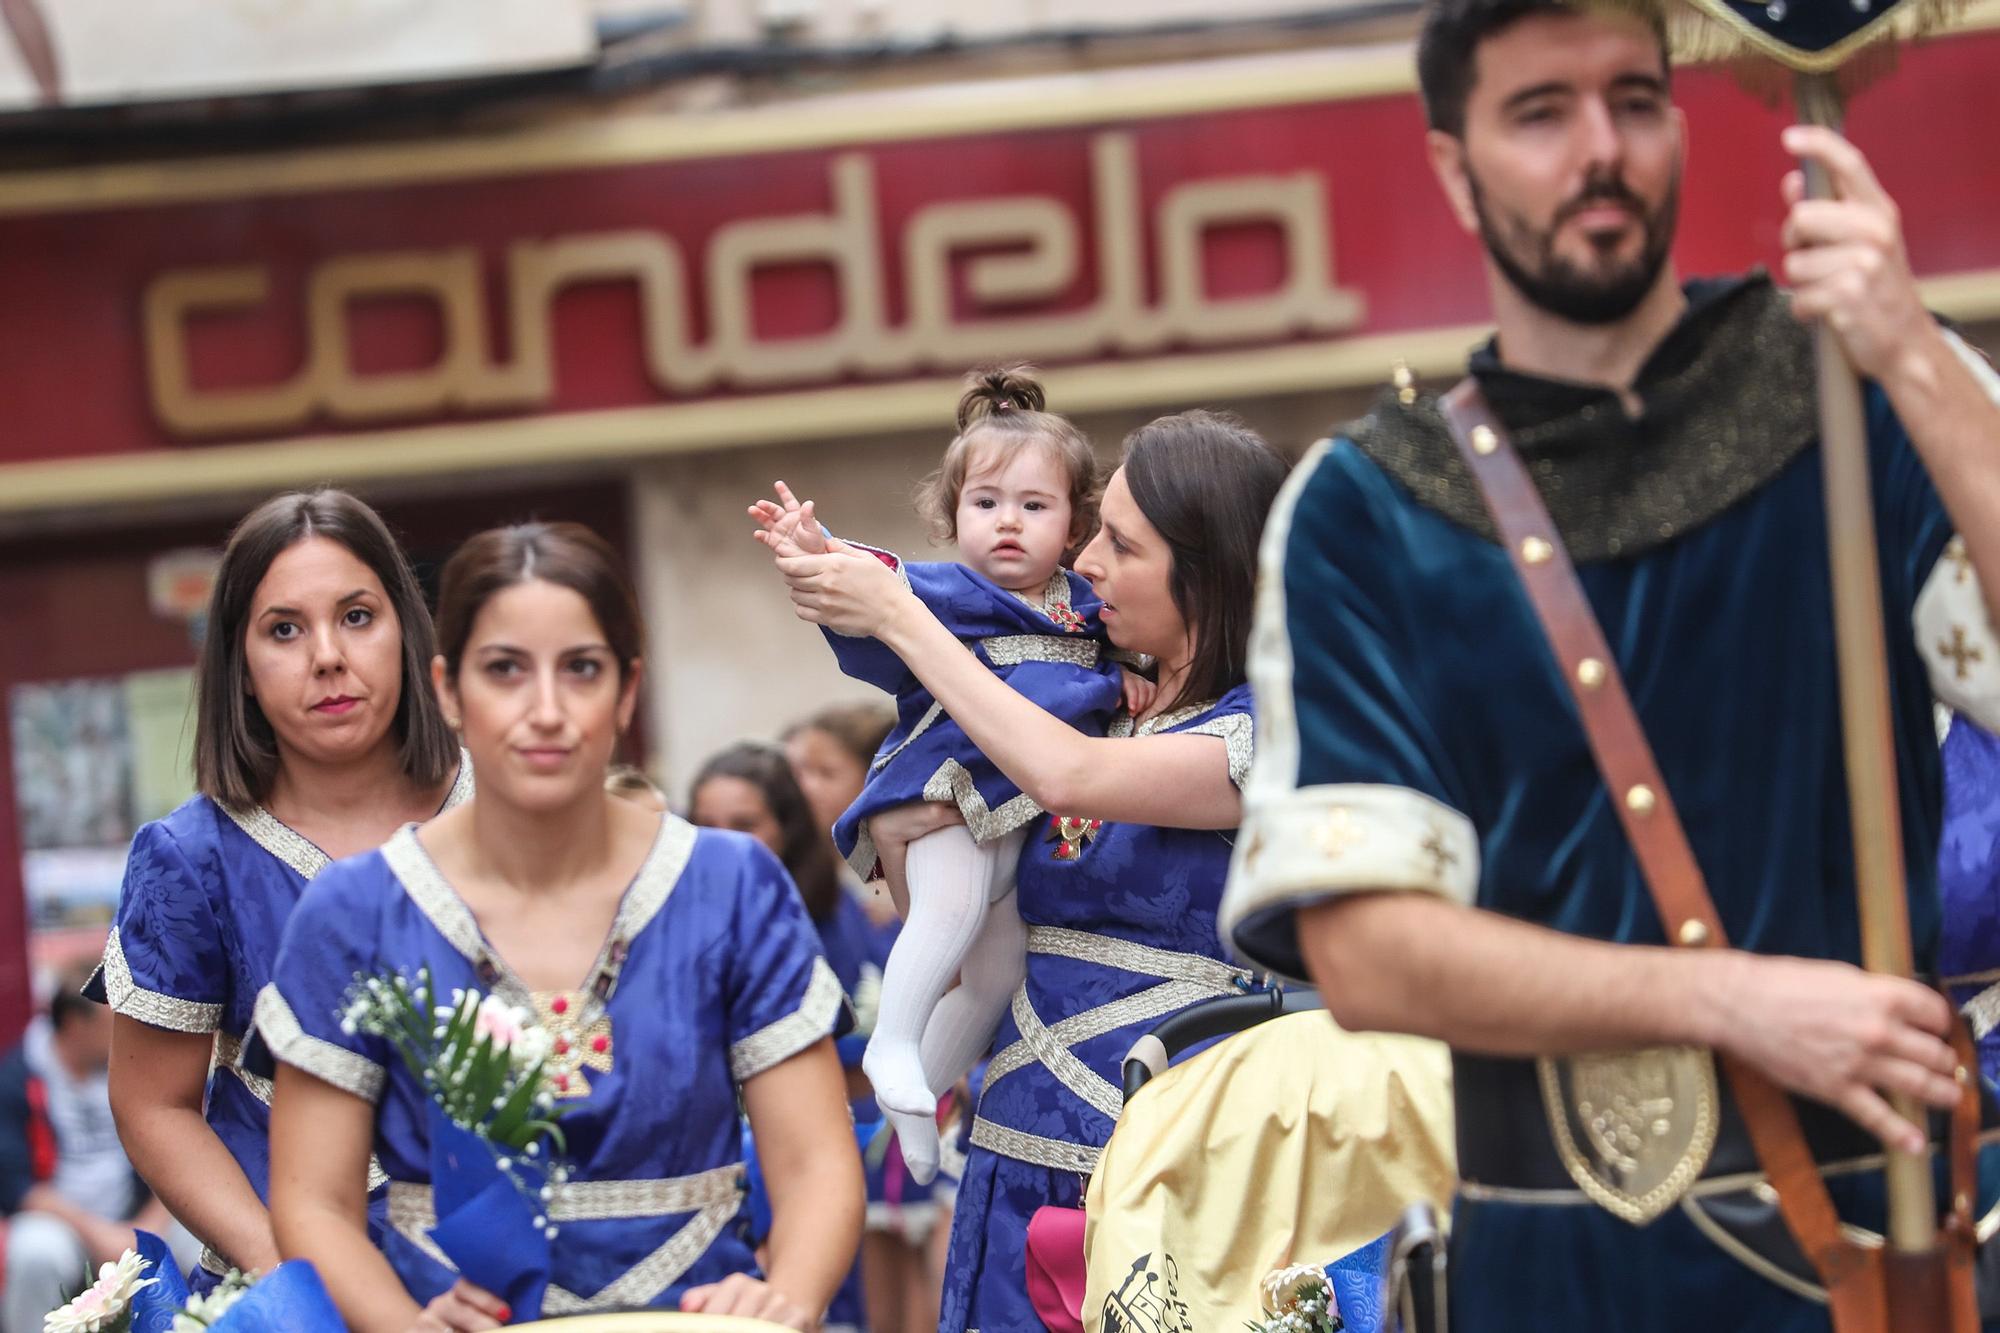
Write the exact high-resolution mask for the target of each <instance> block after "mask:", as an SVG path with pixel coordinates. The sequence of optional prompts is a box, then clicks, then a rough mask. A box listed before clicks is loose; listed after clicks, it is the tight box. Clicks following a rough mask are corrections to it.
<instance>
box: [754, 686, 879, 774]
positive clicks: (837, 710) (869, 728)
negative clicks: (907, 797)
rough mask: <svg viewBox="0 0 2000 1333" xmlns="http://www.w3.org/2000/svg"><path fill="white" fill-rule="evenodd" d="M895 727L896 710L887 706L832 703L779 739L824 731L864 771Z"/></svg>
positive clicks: (794, 726) (791, 728)
mask: <svg viewBox="0 0 2000 1333" xmlns="http://www.w3.org/2000/svg"><path fill="white" fill-rule="evenodd" d="M895 726H896V710H895V709H893V708H891V707H889V705H887V704H876V703H858V704H834V705H832V706H831V707H828V708H822V709H820V710H819V711H818V712H817V713H814V714H813V715H812V716H811V717H808V718H807V719H806V720H805V721H803V722H794V723H793V724H792V725H791V726H789V727H786V728H785V732H784V735H783V736H782V737H781V739H783V740H787V741H789V740H790V739H791V738H792V737H794V736H796V735H798V734H799V733H800V732H802V731H823V732H825V733H826V734H827V735H829V736H831V737H833V739H834V740H835V741H836V742H838V743H839V745H840V747H841V748H842V749H843V750H846V751H847V752H848V753H849V754H851V755H853V756H854V761H855V762H856V763H858V764H860V765H861V769H862V771H863V772H866V771H867V770H868V766H869V765H870V764H872V763H874V762H875V755H876V752H877V751H879V750H880V749H881V748H882V742H883V741H885V740H887V739H889V733H890V732H891V731H893V730H894V729H895Z"/></svg>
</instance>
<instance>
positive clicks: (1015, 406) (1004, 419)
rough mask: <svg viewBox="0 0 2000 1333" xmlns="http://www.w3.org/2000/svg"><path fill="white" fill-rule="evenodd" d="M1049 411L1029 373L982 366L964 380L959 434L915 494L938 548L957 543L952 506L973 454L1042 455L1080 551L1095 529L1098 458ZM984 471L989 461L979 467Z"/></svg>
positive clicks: (954, 507) (1077, 432) (1045, 398)
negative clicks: (1058, 481) (1062, 490)
mask: <svg viewBox="0 0 2000 1333" xmlns="http://www.w3.org/2000/svg"><path fill="white" fill-rule="evenodd" d="M1048 409H1049V402H1048V395H1047V393H1045V392H1044V391H1043V389H1042V385H1041V381H1040V380H1038V379H1036V378H1035V375H1034V370H1033V368H1032V367H1030V366H1021V365H1015V366H987V367H984V368H982V369H979V370H975V371H973V372H972V373H971V374H969V375H967V376H966V377H965V392H964V393H963V394H961V395H960V396H959V400H958V434H957V436H956V437H954V438H953V440H952V442H951V443H950V444H948V445H946V446H945V451H944V460H943V461H942V462H940V463H939V464H938V468H937V471H935V472H933V473H931V475H930V476H928V477H926V478H924V480H923V484H922V485H920V486H918V487H917V511H918V512H919V513H921V514H922V515H923V516H924V520H925V521H926V522H927V523H929V524H930V529H931V536H932V537H933V538H935V539H936V540H938V541H940V542H949V541H957V540H958V498H959V496H960V495H962V494H964V492H965V478H966V474H967V473H969V472H970V471H971V470H972V465H973V462H974V459H975V456H976V455H977V454H978V451H980V450H981V449H985V448H988V447H993V448H998V449H1002V450H1010V451H1011V450H1014V449H1020V448H1037V449H1043V450H1046V451H1047V452H1048V454H1049V456H1050V457H1052V458H1054V459H1055V460H1056V465H1057V466H1058V467H1060V468H1061V469H1062V472H1063V476H1064V478H1065V480H1066V481H1067V482H1068V484H1069V512H1070V532H1071V535H1072V537H1073V538H1074V539H1075V542H1076V544H1078V545H1081V544H1082V542H1083V540H1084V539H1085V538H1086V537H1088V536H1089V535H1090V534H1091V533H1092V532H1093V531H1094V530H1095V529H1096V527H1097V455H1096V454H1095V453H1094V452H1092V450H1091V447H1090V441H1089V440H1088V439H1087V438H1086V437H1085V436H1084V433H1083V432H1082V431H1080V430H1078V429H1077V428H1076V427H1075V426H1074V425H1072V424H1071V423H1070V421H1069V419H1068V418H1067V417H1061V416H1057V415H1056V414H1055V413H1054V412H1051V411H1049V410H1048ZM985 461H986V462H987V463H988V465H989V466H990V465H991V463H992V458H991V456H990V455H989V456H987V458H986V460H985Z"/></svg>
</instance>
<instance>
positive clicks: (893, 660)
mask: <svg viewBox="0 0 2000 1333" xmlns="http://www.w3.org/2000/svg"><path fill="white" fill-rule="evenodd" d="M863 549H868V550H872V549H873V548H863ZM874 554H875V555H876V556H877V557H879V558H880V559H881V560H882V561H883V562H884V563H886V564H888V565H890V566H891V567H892V568H894V569H896V570H897V571H898V572H899V573H901V574H902V576H903V582H904V583H905V584H906V585H907V586H908V587H909V588H910V590H911V591H912V592H914V593H916V595H917V597H918V598H919V599H920V600H921V601H922V602H923V604H924V605H925V606H926V607H928V608H930V611H931V614H933V615H935V616H936V617H937V618H938V620H939V622H940V623H942V624H943V625H944V627H945V628H946V629H948V630H950V631H951V632H952V633H953V634H955V635H957V636H958V638H959V641H960V642H962V643H963V644H965V646H966V647H967V648H970V649H971V650H972V652H973V655H974V656H976V657H977V658H978V659H979V660H980V661H981V662H982V663H984V664H985V665H986V666H988V667H990V668H991V669H992V670H993V671H994V673H995V674H997V675H998V676H999V677H1000V678H1001V679H1002V680H1004V681H1006V682H1007V683H1008V684H1009V685H1011V686H1012V687H1013V688H1014V689H1015V690H1016V691H1017V692H1019V693H1021V694H1024V695H1026V696H1027V697H1028V698H1030V699H1032V700H1034V701H1035V702H1036V703H1037V704H1039V705H1041V707H1042V708H1044V709H1046V710H1047V711H1048V712H1050V713H1053V714H1054V715H1055V716H1057V717H1059V718H1061V719H1062V720H1063V721H1065V722H1067V723H1069V724H1070V725H1071V726H1073V727H1075V728H1076V729H1077V730H1079V731H1083V732H1087V733H1088V734H1090V735H1092V736H1102V735H1103V734H1104V728H1105V727H1106V726H1108V725H1109V724H1110V722H1111V719H1112V717H1113V716H1114V715H1116V713H1117V712H1118V707H1119V701H1120V698H1121V696H1122V693H1123V690H1122V685H1121V682H1120V680H1119V675H1118V668H1117V666H1115V665H1114V664H1113V663H1112V661H1111V660H1110V649H1109V645H1108V644H1107V643H1106V642H1105V638H1104V627H1103V626H1102V625H1101V624H1100V623H1099V622H1098V619H1097V610H1098V607H1099V606H1100V605H1101V603H1100V602H1099V601H1098V599H1097V595H1096V594H1095V593H1093V592H1091V590H1090V584H1089V582H1088V581H1087V580H1085V579H1084V578H1083V577H1082V576H1080V575H1077V574H1072V573H1070V572H1069V571H1067V570H1062V569H1058V570H1057V571H1056V572H1055V574H1054V575H1053V576H1051V577H1050V579H1049V582H1048V585H1047V586H1046V587H1045V588H1043V589H1042V594H1041V597H1040V598H1039V599H1038V600H1034V601H1031V600H1030V599H1028V598H1026V597H1023V596H1021V595H1019V594H1017V593H1011V592H1009V591H1007V590H1006V589H1005V588H1003V587H1001V586H1000V585H999V584H997V583H995V582H993V580H991V579H989V578H986V577H985V576H984V575H981V574H978V573H975V572H974V571H972V570H970V569H967V568H966V567H965V566H964V565H955V564H949V563H939V562H926V563H921V564H912V563H909V562H906V561H904V560H902V559H900V558H899V557H897V556H894V555H891V554H890V553H888V552H886V551H875V552H874ZM826 639H827V642H828V643H829V644H831V645H832V647H833V655H834V658H835V659H836V660H837V661H838V662H839V663H840V669H841V670H842V671H843V672H845V673H846V674H847V675H849V676H852V677H854V679H856V680H860V681H866V682H867V683H868V684H870V685H873V686H876V687H877V688H879V689H882V690H885V691H887V692H888V693H890V694H893V695H894V696H896V727H895V730H893V731H891V732H890V733H889V735H888V737H887V738H886V739H885V740H884V741H883V742H882V749H881V751H880V752H879V753H877V754H876V756H875V762H874V763H872V764H870V765H869V767H868V782H867V785H866V786H864V787H863V788H862V789H861V795H859V796H857V797H856V798H855V799H854V804H853V805H851V806H849V807H848V809H847V812H846V813H845V814H843V815H841V817H840V821H839V822H838V823H836V824H835V825H834V826H833V841H834V843H835V845H836V846H838V847H839V848H840V853H841V855H842V856H845V857H846V858H847V863H848V864H849V865H851V866H853V867H854V872H855V873H856V874H857V875H859V876H861V878H862V879H864V880H865V879H868V878H870V877H872V876H873V875H874V873H875V861H876V857H875V843H874V840H873V839H871V838H870V837H869V836H868V820H869V819H871V818H873V817H874V816H875V815H879V814H881V813H882V812H883V811H884V810H893V809H895V808H897V807H898V806H904V805H911V804H914V803H916V802H919V801H945V802H949V803H951V804H953V805H956V806H957V807H958V809H959V813H960V814H962V815H964V816H965V826H966V827H967V828H969V829H971V830H972V836H973V837H974V838H976V839H978V840H979V841H980V842H989V841H991V840H992V839H994V838H998V837H1001V836H1003V835H1005V834H1008V833H1012V832H1013V831H1014V830H1016V829H1020V828H1026V827H1027V826H1028V825H1029V824H1031V823H1033V822H1034V821H1035V820H1036V819H1037V818H1039V817H1040V815H1041V813H1042V811H1041V807H1040V806H1037V805H1036V804H1035V803H1034V801H1033V800H1031V799H1030V798H1029V797H1028V796H1026V795H1025V794H1023V792H1022V791H1021V789H1020V788H1019V787H1018V786H1016V785H1015V784H1014V783H1013V782H1012V781H1010V780H1009V779H1008V777H1007V775H1006V774H1004V773H1002V772H1001V771H1000V770H999V769H997V768H995V767H994V766H993V765H992V764H991V763H989V762H987V760H986V757H985V756H984V755H982V754H980V753H979V751H978V749H977V748H975V747H974V746H973V744H972V742H971V740H970V739H968V738H967V737H966V734H965V732H964V730H963V729H962V728H961V727H960V726H959V725H958V723H956V722H954V721H952V720H951V718H950V717H949V716H948V715H947V714H946V713H945V711H944V709H943V708H941V707H939V706H938V703H937V701H936V700H935V699H933V698H932V697H931V694H930V691H928V690H926V689H925V688H924V687H923V685H922V684H920V683H919V682H918V680H917V678H916V677H915V676H913V675H911V674H910V669H909V668H908V667H907V666H905V665H903V659H902V658H900V657H898V656H896V654H895V653H893V652H891V651H890V650H889V649H888V648H887V647H885V646H884V645H883V644H882V643H881V642H880V641H879V640H876V639H866V638H852V637H849V636H847V635H843V634H836V633H834V632H832V631H831V630H829V631H827V632H826Z"/></svg>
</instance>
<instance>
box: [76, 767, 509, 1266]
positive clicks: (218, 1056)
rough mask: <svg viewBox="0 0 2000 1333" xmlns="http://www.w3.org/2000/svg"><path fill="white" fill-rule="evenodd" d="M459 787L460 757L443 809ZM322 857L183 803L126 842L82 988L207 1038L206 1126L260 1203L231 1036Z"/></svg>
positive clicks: (256, 1128) (200, 805)
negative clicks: (116, 887)
mask: <svg viewBox="0 0 2000 1333" xmlns="http://www.w3.org/2000/svg"><path fill="white" fill-rule="evenodd" d="M471 792H472V765H471V764H469V763H466V762H464V760H463V757H461V760H460V763H459V769H458V780H457V781H456V782H454V783H453V784H452V788H451V792H450V794H449V795H448V796H447V797H446V798H445V803H444V807H443V808H444V809H447V810H448V809H450V808H451V807H452V806H454V805H457V804H458V803H459V802H461V801H463V800H464V799H465V798H466V797H467V796H469V795H470V794H471ZM329 864H330V862H329V861H328V859H327V856H326V853H324V852H322V851H321V850H320V849H319V848H318V847H315V846H314V845H313V844H312V843H311V842H309V841H307V840H306V839H305V838H304V837H302V836H300V835H299V834H298V833H297V832H296V831H294V830H293V829H291V828H290V827H288V826H287V825H285V824H284V823H282V822H281V821H279V820H278V818H277V817H276V816H274V815H272V814H271V812H270V811H268V810H265V809H263V808H262V807H259V808H257V809H255V810H249V811H241V810H231V809H229V808H227V807H224V806H221V805H218V804H217V803H216V802H214V801H212V800H210V799H209V798H208V797H206V796H194V797H191V798H189V799H188V800H187V801H185V802H184V803H182V805H181V806H180V807H179V808H178V809H176V810H175V811H174V812H173V813H172V814H169V815H168V816H166V817H165V818H164V819H156V820H154V821H153V822H151V823H149V824H147V825H145V826H144V827H142V828H141V829H140V830H139V832H138V834H137V835H136V836H134V837H133V839H132V850H131V852H130V854H129V855H128V856H127V858H126V862H125V883H124V886H123V888H122V890H121V891H120V894H119V899H118V916H117V919H116V921H114V922H113V924H112V927H111V933H110V935H109V937H108V938H107V939H106V940H105V942H104V963H103V965H102V966H101V967H100V968H99V969H98V971H97V974H96V975H95V976H93V977H92V978H91V979H90V984H89V985H88V986H86V987H85V988H84V994H86V995H88V996H89V997H90V998H91V999H94V1000H99V1001H102V1002H104V1003H106V1004H109V1005H110V1006H111V1008H112V1010H113V1012H115V1013H119V1014H123V1015H124V1016H125V1017H127V1018H134V1019H137V1020H138V1021H140V1022H142V1023H146V1024H148V1025H150V1026H152V1027H157V1028H164V1029H167V1030H168V1031H172V1032H189V1033H196V1034H204V1033H214V1034H215V1060H214V1068H213V1069H212V1070H211V1071H210V1074H209V1078H208V1090H207V1097H206V1101H207V1107H208V1110H207V1118H208V1125H209V1128H210V1129H213V1130H214V1131H215V1136H216V1137H217V1138H219V1139H221V1140H222V1144H223V1146H224V1147H225V1148H227V1149H229V1152H230V1155H231V1156H233V1157H235V1159H236V1164H237V1165H238V1166H240V1167H242V1168H243V1174H244V1175H245V1176H246V1177H247V1178H248V1179H249V1181H250V1185H251V1188H253V1189H255V1190H256V1191H257V1197H258V1198H259V1199H261V1200H263V1201H264V1203H265V1204H266V1206H269V1203H270V1181H271V1146H270V1136H271V1083H270V1080H269V1079H266V1078H261V1077H259V1076H258V1075H256V1074H253V1073H251V1072H250V1071H249V1070H247V1069H245V1068H244V1066H243V1043H244V1042H245V1041H246V1040H247V1039H248V1037H249V1035H250V1026H251V1011H252V1010H253V1009H254V1008H255V1006H256V1003H257V992H258V991H260V990H262V989H263V987H264V984H265V983H266V982H268V981H269V980H270V979H271V960H272V959H273V958H275V957H276V956H277V953H278V941H279V939H280V937H281V936H282V934H283V932H284V929H285V922H286V921H287V920H288V919H289V918H290V916H291V913H292V909H293V907H295V906H296V905H297V903H298V901H299V895H300V894H302V893H304V892H305V888H306V883H307V881H309V880H311V879H312V878H313V877H314V876H316V875H318V874H319V873H320V871H322V870H324V869H325V868H326V867H327V866H328V865H329ZM371 1183H372V1184H374V1185H380V1184H381V1177H380V1175H379V1172H371ZM377 1202H378V1205H379V1199H378V1201H377ZM377 1211H378V1212H379V1211H380V1210H379V1207H378V1209H377ZM375 1221H377V1222H379V1221H380V1218H379V1217H377V1218H376V1219H375ZM229 1268H230V1265H229V1263H228V1261H227V1260H225V1259H224V1258H223V1257H222V1256H221V1255H219V1254H216V1253H215V1252H214V1251H213V1250H208V1249H204V1250H203V1251H202V1255H201V1262H200V1264H199V1265H198V1266H197V1267H196V1269H195V1272H194V1274H193V1286H194V1288H195V1289H196V1290H197V1291H206V1290H209V1289H210V1288H212V1287H213V1286H214V1285H215V1283H216V1282H217V1281H218V1280H220V1278H221V1277H222V1276H223V1275H224V1274H226V1273H227V1272H228V1271H229Z"/></svg>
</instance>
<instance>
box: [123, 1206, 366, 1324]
mask: <svg viewBox="0 0 2000 1333" xmlns="http://www.w3.org/2000/svg"><path fill="white" fill-rule="evenodd" d="M133 1250H134V1251H135V1252H136V1253H137V1254H138V1256H139V1257H140V1258H141V1259H144V1260H145V1261H146V1274H145V1275H146V1276H147V1277H149V1278H152V1279H154V1281H153V1283H152V1284H151V1285H150V1286H146V1287H141V1288H140V1289H139V1291H138V1293H137V1294H136V1295H134V1296H133V1297H132V1333H173V1327H174V1316H175V1315H177V1314H179V1313H180V1312H181V1311H182V1310H184V1309H186V1308H187V1302H188V1295H189V1292H188V1284H187V1279H186V1278H184V1277H182V1276H181V1269H180V1265H179V1264H178V1263H176V1262H175V1261H174V1256H173V1252H172V1251H170V1250H169V1249H168V1248H167V1243H166V1242H165V1241H163V1240H161V1239H160V1238H159V1237H158V1236H155V1235H154V1234H153V1233H152V1232H150V1231H141V1232H139V1233H138V1242H137V1244H135V1245H134V1246H133ZM210 1328H212V1329H214V1330H216V1333H347V1325H346V1323H345V1322H343V1321H342V1319H341V1317H340V1310H339V1309H338V1308H337V1307H336V1306H335V1305H334V1303H333V1297H332V1296H330V1295H328V1294H327V1290H326V1284H325V1283H323V1282H321V1281H320V1280H319V1273H318V1271H317V1270H315V1269H314V1268H313V1266H312V1265H311V1264H309V1263H307V1262H306V1261H305V1260H303V1259H294V1260H292V1261H291V1262H290V1263H283V1264H279V1265H278V1266H277V1267H276V1268H274V1269H272V1270H271V1271H270V1272H269V1273H267V1274H265V1275H264V1276H263V1277H261V1278H259V1279H257V1284H256V1285H255V1286H253V1287H251V1288H250V1290H249V1291H246V1292H244V1293H243V1295H242V1296H240V1297H238V1298H237V1301H236V1303H235V1304H234V1305H232V1306H230V1307H229V1313H227V1314H225V1315H223V1316H222V1318H220V1319H218V1320H216V1321H215V1323H213V1324H211V1325H210Z"/></svg>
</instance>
